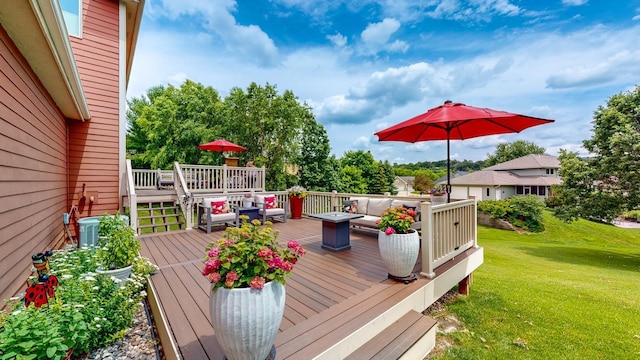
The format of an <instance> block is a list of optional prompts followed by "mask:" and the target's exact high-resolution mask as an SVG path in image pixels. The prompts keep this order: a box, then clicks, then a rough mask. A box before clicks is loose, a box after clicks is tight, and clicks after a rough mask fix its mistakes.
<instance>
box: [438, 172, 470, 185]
mask: <svg viewBox="0 0 640 360" xmlns="http://www.w3.org/2000/svg"><path fill="white" fill-rule="evenodd" d="M467 174H468V172H467V171H462V170H460V171H456V172H454V173H453V174H451V178H452V179H454V178H457V177H460V176H462V175H467ZM434 182H435V183H436V184H439V183H441V182H444V183H445V184H446V182H447V175H445V176H442V177H440V178H439V179H438V180H436V181H434Z"/></svg>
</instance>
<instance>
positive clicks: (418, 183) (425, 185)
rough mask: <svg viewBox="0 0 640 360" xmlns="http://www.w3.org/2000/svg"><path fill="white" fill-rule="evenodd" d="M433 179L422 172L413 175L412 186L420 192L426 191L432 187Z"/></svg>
mask: <svg viewBox="0 0 640 360" xmlns="http://www.w3.org/2000/svg"><path fill="white" fill-rule="evenodd" d="M433 186H434V182H433V180H432V179H431V178H430V177H429V176H427V175H426V174H424V173H421V174H418V175H416V176H415V178H414V181H413V188H414V189H416V190H417V191H418V192H420V193H426V192H428V191H429V189H431V188H433Z"/></svg>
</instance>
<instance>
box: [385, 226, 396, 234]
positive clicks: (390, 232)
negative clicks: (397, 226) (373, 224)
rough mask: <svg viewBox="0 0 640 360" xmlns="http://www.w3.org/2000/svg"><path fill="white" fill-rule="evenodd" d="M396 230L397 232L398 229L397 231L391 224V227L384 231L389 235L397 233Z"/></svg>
mask: <svg viewBox="0 0 640 360" xmlns="http://www.w3.org/2000/svg"><path fill="white" fill-rule="evenodd" d="M395 232H396V231H395V230H393V228H392V227H391V226H389V227H388V228H387V229H386V230H385V231H384V233H385V234H387V235H392V234H395Z"/></svg>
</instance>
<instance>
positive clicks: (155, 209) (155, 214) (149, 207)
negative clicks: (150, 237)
mask: <svg viewBox="0 0 640 360" xmlns="http://www.w3.org/2000/svg"><path fill="white" fill-rule="evenodd" d="M137 210H138V224H137V229H138V233H139V234H140V233H143V232H147V231H144V229H151V230H152V232H154V233H155V232H165V231H170V230H182V229H184V228H185V224H184V221H183V220H182V218H181V214H182V212H181V211H180V206H179V205H178V203H177V202H176V201H175V200H170V201H153V200H150V201H148V202H145V203H140V202H138V209H137ZM146 220H149V221H150V222H149V223H148V224H147V223H146V222H147V221H146ZM147 233H148V232H147Z"/></svg>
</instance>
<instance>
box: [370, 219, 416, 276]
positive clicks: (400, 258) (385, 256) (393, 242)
mask: <svg viewBox="0 0 640 360" xmlns="http://www.w3.org/2000/svg"><path fill="white" fill-rule="evenodd" d="M378 248H379V249H380V256H381V257H382V261H383V262H384V265H385V266H386V267H387V271H388V272H389V274H390V275H393V276H395V277H399V278H401V277H407V276H409V275H411V273H412V272H413V268H414V267H415V265H416V261H417V260H418V254H419V253H420V236H418V232H417V231H415V230H413V232H411V233H408V234H391V235H387V234H385V233H384V231H381V230H380V231H378Z"/></svg>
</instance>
